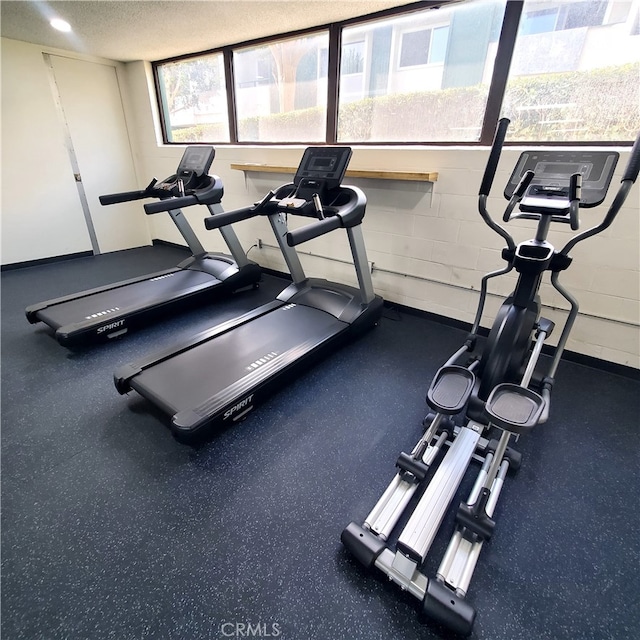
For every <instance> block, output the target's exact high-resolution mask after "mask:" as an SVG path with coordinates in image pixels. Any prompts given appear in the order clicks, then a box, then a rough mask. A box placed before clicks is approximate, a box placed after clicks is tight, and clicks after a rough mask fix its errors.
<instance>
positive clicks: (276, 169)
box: [230, 162, 438, 182]
mask: <svg viewBox="0 0 640 640" xmlns="http://www.w3.org/2000/svg"><path fill="white" fill-rule="evenodd" d="M230 166H231V168H232V169H237V170H238V171H248V172H254V173H259V172H260V173H292V174H295V172H296V168H295V167H281V166H276V165H272V164H259V163H254V162H240V163H232V164H231V165H230ZM346 176H347V177H349V178H371V179H374V180H409V181H415V182H436V180H437V179H438V172H437V171H377V170H372V169H347V173H346Z"/></svg>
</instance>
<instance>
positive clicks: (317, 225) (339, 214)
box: [287, 187, 367, 247]
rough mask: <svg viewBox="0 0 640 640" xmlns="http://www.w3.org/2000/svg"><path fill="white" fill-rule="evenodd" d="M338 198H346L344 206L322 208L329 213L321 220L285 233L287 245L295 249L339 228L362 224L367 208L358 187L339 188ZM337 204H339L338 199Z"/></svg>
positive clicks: (364, 198) (365, 198)
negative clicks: (329, 213)
mask: <svg viewBox="0 0 640 640" xmlns="http://www.w3.org/2000/svg"><path fill="white" fill-rule="evenodd" d="M339 189H340V196H344V195H346V196H347V198H348V199H347V201H346V202H345V203H344V204H334V205H332V206H329V207H323V209H324V211H325V212H331V214H333V215H329V216H327V217H326V218H323V219H322V220H318V221H317V222H312V223H310V224H308V225H306V226H304V227H301V228H300V229H294V230H293V231H289V233H287V244H288V245H289V246H290V247H295V246H296V245H298V244H302V243H303V242H307V240H313V238H317V237H318V236H321V235H324V234H325V233H329V232H330V231H334V230H335V229H339V228H340V227H342V228H344V229H348V228H350V227H355V226H357V225H359V224H360V223H361V222H362V219H363V218H364V212H365V209H366V206H367V197H366V196H365V195H364V192H363V191H362V190H361V189H359V188H358V187H340V188H339ZM337 202H340V197H338V199H337Z"/></svg>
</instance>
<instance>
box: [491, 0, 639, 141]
mask: <svg viewBox="0 0 640 640" xmlns="http://www.w3.org/2000/svg"><path fill="white" fill-rule="evenodd" d="M639 5H640V3H639V2H638V1H637V0H634V1H633V2H606V1H603V2H575V1H574V0H562V1H560V2H525V5H524V11H523V15H522V18H521V20H520V28H519V31H518V37H517V40H516V45H515V49H514V54H513V60H512V63H511V69H510V74H509V81H508V84H507V89H506V92H505V97H504V102H503V113H504V114H505V115H506V116H508V117H509V118H510V119H511V126H510V128H509V133H508V137H507V140H508V141H535V142H565V141H576V142H579V141H586V142H589V141H595V140H597V141H606V140H615V141H618V140H633V139H634V138H635V136H636V134H637V132H638V130H639V129H640V82H639V79H640V30H639V27H638V21H639V18H638V8H639Z"/></svg>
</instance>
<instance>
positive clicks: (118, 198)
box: [98, 189, 149, 205]
mask: <svg viewBox="0 0 640 640" xmlns="http://www.w3.org/2000/svg"><path fill="white" fill-rule="evenodd" d="M148 197H149V194H148V193H147V191H146V189H145V190H143V191H124V192H123V193H109V194H107V195H104V196H99V198H98V199H99V200H100V204H103V205H106V204H118V203H120V202H131V201H132V200H142V199H143V198H148Z"/></svg>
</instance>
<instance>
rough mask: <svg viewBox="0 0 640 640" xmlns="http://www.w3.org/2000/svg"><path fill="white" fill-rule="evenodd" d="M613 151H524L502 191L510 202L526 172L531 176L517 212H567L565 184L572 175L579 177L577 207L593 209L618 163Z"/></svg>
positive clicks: (566, 186)
mask: <svg viewBox="0 0 640 640" xmlns="http://www.w3.org/2000/svg"><path fill="white" fill-rule="evenodd" d="M618 157H619V154H618V153H616V152H615V151H580V150H578V151H525V152H524V153H523V154H522V155H521V156H520V159H519V160H518V163H517V164H516V167H515V169H514V171H513V173H512V174H511V177H510V178H509V182H508V184H507V186H506V188H505V190H504V197H505V198H507V199H510V198H511V196H512V195H513V192H514V190H515V188H516V186H517V185H518V182H520V178H521V177H522V176H523V174H525V173H526V172H527V171H533V173H534V177H533V179H532V181H531V184H530V185H529V186H528V188H527V191H526V192H525V194H524V196H523V198H522V201H521V202H520V209H521V211H524V212H529V213H541V211H540V210H541V209H543V210H545V211H549V210H556V211H557V212H558V213H559V214H561V215H563V214H566V213H568V211H569V181H570V178H571V176H572V175H573V174H576V173H579V174H581V175H582V192H581V197H580V206H581V207H595V206H597V205H599V204H600V203H601V202H602V201H603V200H604V198H605V196H606V195H607V189H608V188H609V183H610V182H611V178H612V176H613V171H614V169H615V167H616V163H617V162H618Z"/></svg>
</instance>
